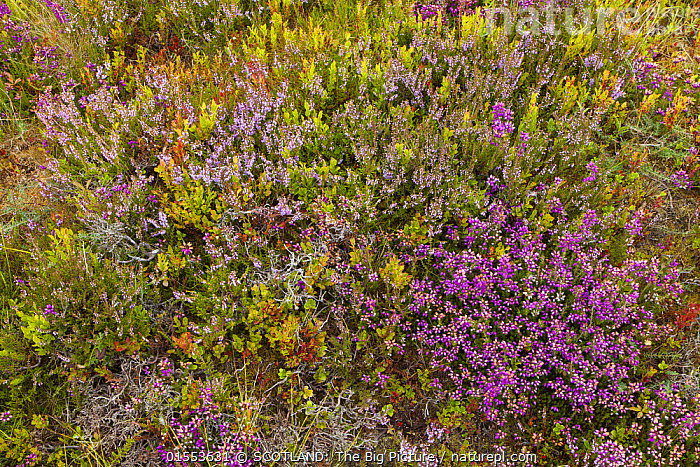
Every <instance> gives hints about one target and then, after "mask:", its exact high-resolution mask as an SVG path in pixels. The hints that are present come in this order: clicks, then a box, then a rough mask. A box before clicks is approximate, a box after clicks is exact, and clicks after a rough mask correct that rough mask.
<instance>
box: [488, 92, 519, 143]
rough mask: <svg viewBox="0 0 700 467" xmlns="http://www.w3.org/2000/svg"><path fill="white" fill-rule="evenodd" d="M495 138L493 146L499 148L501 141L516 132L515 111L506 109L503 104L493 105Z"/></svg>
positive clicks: (492, 125) (492, 126) (492, 124)
mask: <svg viewBox="0 0 700 467" xmlns="http://www.w3.org/2000/svg"><path fill="white" fill-rule="evenodd" d="M491 128H492V130H493V138H495V139H492V141H491V144H493V145H495V146H499V144H503V143H502V142H501V140H502V139H503V138H505V137H506V136H507V135H510V134H512V133H513V131H515V126H514V125H513V111H512V110H510V109H509V108H506V106H505V104H503V103H502V102H497V103H495V104H494V105H493V122H492V123H491Z"/></svg>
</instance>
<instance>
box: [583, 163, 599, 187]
mask: <svg viewBox="0 0 700 467" xmlns="http://www.w3.org/2000/svg"><path fill="white" fill-rule="evenodd" d="M586 168H587V169H588V170H590V171H591V174H590V175H589V176H588V177H586V178H584V179H583V183H588V182H594V181H595V179H596V177H597V176H598V173H599V172H600V169H598V166H597V165H596V163H595V161H590V162H589V163H588V165H586Z"/></svg>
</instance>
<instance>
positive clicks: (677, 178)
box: [671, 170, 693, 189]
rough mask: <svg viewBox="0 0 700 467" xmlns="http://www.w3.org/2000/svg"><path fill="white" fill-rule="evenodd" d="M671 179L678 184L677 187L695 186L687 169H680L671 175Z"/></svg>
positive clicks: (687, 187) (688, 187)
mask: <svg viewBox="0 0 700 467" xmlns="http://www.w3.org/2000/svg"><path fill="white" fill-rule="evenodd" d="M671 181H673V184H674V185H676V187H677V188H682V189H690V188H692V187H693V181H692V180H690V176H688V173H687V172H686V171H685V170H679V171H678V172H676V173H675V174H673V175H671Z"/></svg>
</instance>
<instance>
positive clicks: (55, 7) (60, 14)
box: [44, 0, 67, 24]
mask: <svg viewBox="0 0 700 467" xmlns="http://www.w3.org/2000/svg"><path fill="white" fill-rule="evenodd" d="M44 1H45V2H46V6H47V7H49V9H50V10H51V11H52V12H53V14H54V16H55V17H56V19H57V20H58V22H59V23H61V24H63V23H65V22H66V21H67V16H66V10H65V8H63V5H61V4H60V3H57V2H54V1H53V0H44Z"/></svg>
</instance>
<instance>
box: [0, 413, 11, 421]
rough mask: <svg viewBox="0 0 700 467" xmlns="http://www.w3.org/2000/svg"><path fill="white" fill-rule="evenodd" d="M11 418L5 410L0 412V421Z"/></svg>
mask: <svg viewBox="0 0 700 467" xmlns="http://www.w3.org/2000/svg"><path fill="white" fill-rule="evenodd" d="M10 420H12V414H11V413H10V412H9V411H7V412H0V422H9V421H10Z"/></svg>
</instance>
